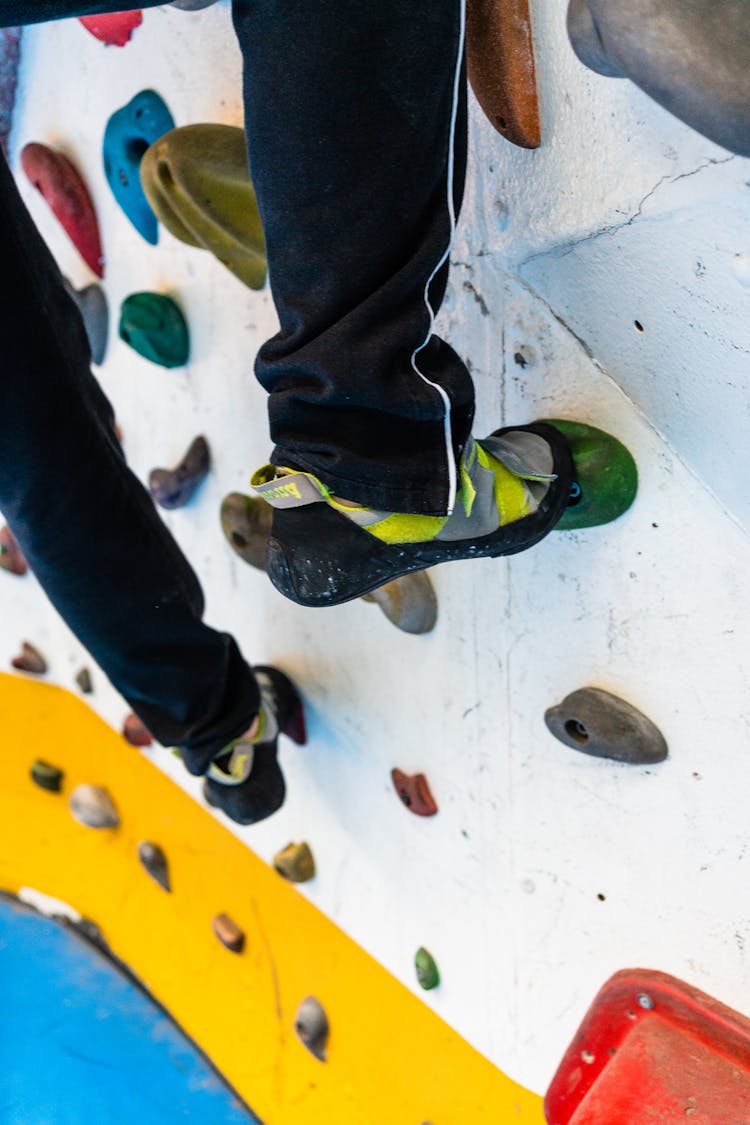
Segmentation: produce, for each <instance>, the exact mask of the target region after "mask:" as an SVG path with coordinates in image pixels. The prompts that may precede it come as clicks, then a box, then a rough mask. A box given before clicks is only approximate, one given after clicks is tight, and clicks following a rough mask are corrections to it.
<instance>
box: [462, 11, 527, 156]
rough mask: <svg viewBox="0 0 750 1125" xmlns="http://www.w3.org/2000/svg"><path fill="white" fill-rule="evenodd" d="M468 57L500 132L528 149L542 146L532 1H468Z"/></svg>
mask: <svg viewBox="0 0 750 1125" xmlns="http://www.w3.org/2000/svg"><path fill="white" fill-rule="evenodd" d="M466 62H467V69H468V75H469V81H470V82H471V86H472V89H473V91H474V94H475V95H476V99H477V101H478V102H479V104H480V106H481V107H482V109H483V110H484V112H485V115H486V116H487V119H488V121H489V122H490V123H491V124H492V125H493V126H494V127H495V129H497V131H498V133H501V134H502V136H504V137H505V138H506V139H507V140H509V141H512V142H513V144H515V145H520V146H521V147H522V148H538V147H539V145H540V143H541V139H542V134H541V125H540V121H539V99H538V97H537V91H536V68H535V65H534V44H533V41H532V37H531V18H530V16H529V0H468V2H467V6H466Z"/></svg>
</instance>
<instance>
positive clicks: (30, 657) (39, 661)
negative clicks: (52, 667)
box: [11, 641, 47, 676]
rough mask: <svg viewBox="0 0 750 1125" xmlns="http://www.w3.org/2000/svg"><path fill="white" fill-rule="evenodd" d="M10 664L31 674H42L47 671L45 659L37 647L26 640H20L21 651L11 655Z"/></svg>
mask: <svg viewBox="0 0 750 1125" xmlns="http://www.w3.org/2000/svg"><path fill="white" fill-rule="evenodd" d="M11 664H12V666H13V667H14V668H16V669H17V670H18V671H19V672H29V673H30V674H31V675H32V676H43V675H44V673H45V672H46V671H47V661H46V660H45V659H44V657H43V656H42V654H41V652H40V651H39V649H38V648H35V647H34V645H32V644H29V642H28V641H23V642H22V644H21V652H20V653H19V655H18V656H14V657H13V659H12V660H11Z"/></svg>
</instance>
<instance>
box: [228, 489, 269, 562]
mask: <svg viewBox="0 0 750 1125" xmlns="http://www.w3.org/2000/svg"><path fill="white" fill-rule="evenodd" d="M220 518H221V530H222V531H223V532H224V535H225V537H226V540H227V543H228V544H229V546H230V547H231V548H232V550H233V551H234V553H235V554H236V555H239V556H240V558H241V559H244V561H245V562H246V563H250V566H254V567H256V568H257V569H258V570H265V569H266V549H267V547H268V538H269V536H270V534H271V523H272V521H273V508H272V507H271V505H270V504H267V503H266V502H265V500H260V499H256V498H255V497H253V496H245V495H244V494H243V493H242V492H230V493H229V494H228V495H227V496H225V497H224V499H223V500H222V502H221V513H220Z"/></svg>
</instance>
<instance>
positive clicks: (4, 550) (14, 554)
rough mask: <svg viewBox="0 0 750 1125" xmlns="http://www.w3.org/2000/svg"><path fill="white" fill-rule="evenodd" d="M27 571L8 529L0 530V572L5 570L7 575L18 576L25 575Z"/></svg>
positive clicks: (26, 564)
mask: <svg viewBox="0 0 750 1125" xmlns="http://www.w3.org/2000/svg"><path fill="white" fill-rule="evenodd" d="M28 569H29V566H28V563H27V562H26V559H25V558H24V557H23V553H22V551H21V548H20V547H19V546H18V543H17V542H16V538H15V536H14V534H13V532H12V531H11V530H10V528H9V527H7V526H6V527H2V528H0V570H7V571H8V573H9V574H17V575H19V576H21V575H24V574H26V573H27V571H28Z"/></svg>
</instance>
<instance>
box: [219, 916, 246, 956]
mask: <svg viewBox="0 0 750 1125" xmlns="http://www.w3.org/2000/svg"><path fill="white" fill-rule="evenodd" d="M211 926H212V928H213V931H214V934H215V935H216V937H217V938H218V939H219V941H220V942H221V944H222V945H223V946H225V947H226V948H227V949H228V950H229V951H230V952H231V953H242V950H243V949H244V948H245V932H244V930H241V929H240V927H239V926H238V925H237V923H236V922H234V921H232V919H231V918H230V917H229V915H228V914H217V915H216V917H215V918H214V919H213V920H212V922H211Z"/></svg>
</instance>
